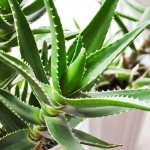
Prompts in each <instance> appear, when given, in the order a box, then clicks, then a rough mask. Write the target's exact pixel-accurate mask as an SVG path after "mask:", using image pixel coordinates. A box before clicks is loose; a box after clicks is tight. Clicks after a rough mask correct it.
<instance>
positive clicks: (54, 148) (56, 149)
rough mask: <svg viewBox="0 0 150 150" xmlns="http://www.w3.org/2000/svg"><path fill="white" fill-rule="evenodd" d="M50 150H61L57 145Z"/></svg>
mask: <svg viewBox="0 0 150 150" xmlns="http://www.w3.org/2000/svg"><path fill="white" fill-rule="evenodd" d="M50 150H63V149H62V148H61V147H60V146H59V145H56V146H55V147H53V148H51V149H50Z"/></svg>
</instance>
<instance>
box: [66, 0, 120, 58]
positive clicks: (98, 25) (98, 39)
mask: <svg viewBox="0 0 150 150" xmlns="http://www.w3.org/2000/svg"><path fill="white" fill-rule="evenodd" d="M117 3H118V0H113V1H111V0H105V2H104V4H103V5H102V6H101V8H100V9H99V11H98V12H97V14H96V15H95V17H94V18H93V19H92V21H91V22H90V23H89V25H88V26H87V27H86V28H85V29H84V30H83V31H82V32H81V37H82V41H83V46H84V47H85V49H86V50H87V54H88V55H89V54H90V53H93V52H95V51H96V50H97V49H100V48H101V47H102V45H103V42H104V39H105V36H106V34H107V32H108V29H109V27H110V23H111V20H112V18H113V15H114V11H115V9H116V6H117ZM70 51H72V52H70ZM74 51H75V49H69V51H68V53H67V55H68V57H72V53H74ZM70 54H71V55H70ZM68 59H69V58H68Z"/></svg>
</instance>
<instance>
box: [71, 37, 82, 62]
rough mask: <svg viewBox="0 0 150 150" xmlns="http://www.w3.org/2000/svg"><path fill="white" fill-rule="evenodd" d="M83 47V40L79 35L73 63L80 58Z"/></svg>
mask: <svg viewBox="0 0 150 150" xmlns="http://www.w3.org/2000/svg"><path fill="white" fill-rule="evenodd" d="M82 47H83V43H82V38H81V35H78V39H77V44H76V47H75V52H74V55H73V57H72V60H71V63H73V62H74V60H75V59H76V58H77V57H78V55H79V53H80V51H81V49H82Z"/></svg>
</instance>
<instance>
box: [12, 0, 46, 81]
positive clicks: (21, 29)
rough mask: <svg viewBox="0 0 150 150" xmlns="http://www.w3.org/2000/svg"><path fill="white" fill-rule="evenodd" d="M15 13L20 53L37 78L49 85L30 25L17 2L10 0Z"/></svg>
mask: <svg viewBox="0 0 150 150" xmlns="http://www.w3.org/2000/svg"><path fill="white" fill-rule="evenodd" d="M9 3H10V7H11V10H12V12H13V16H14V21H15V26H16V32H17V38H18V42H19V46H20V52H21V55H22V57H23V59H24V60H26V61H27V62H28V63H29V65H30V66H31V67H32V69H33V71H34V74H35V76H36V77H37V78H38V79H39V80H40V81H41V82H43V83H49V82H48V79H47V77H46V74H45V72H44V69H43V66H42V63H41V60H40V56H39V52H38V48H37V45H36V42H35V39H34V36H33V34H32V32H31V29H30V27H29V24H28V22H27V20H26V18H25V16H24V14H23V12H22V10H21V8H20V7H19V4H18V2H17V1H16V0H9Z"/></svg>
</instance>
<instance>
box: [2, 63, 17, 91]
mask: <svg viewBox="0 0 150 150" xmlns="http://www.w3.org/2000/svg"><path fill="white" fill-rule="evenodd" d="M15 75H16V71H15V70H14V69H12V68H11V67H9V66H8V65H6V64H5V63H2V62H0V87H1V88H3V87H5V84H3V83H4V82H5V81H6V80H8V79H9V78H10V77H13V76H15ZM5 83H6V84H7V82H5ZM2 85H3V86H2Z"/></svg>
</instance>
